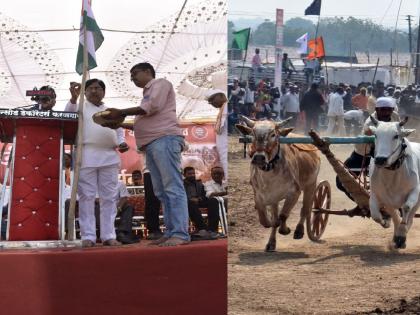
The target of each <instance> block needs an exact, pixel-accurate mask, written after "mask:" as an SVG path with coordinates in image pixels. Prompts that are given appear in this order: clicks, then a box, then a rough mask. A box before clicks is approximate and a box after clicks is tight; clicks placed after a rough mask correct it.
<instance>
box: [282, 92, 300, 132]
mask: <svg viewBox="0 0 420 315" xmlns="http://www.w3.org/2000/svg"><path fill="white" fill-rule="evenodd" d="M282 101H283V110H284V117H285V118H289V117H292V119H291V120H290V122H289V125H290V126H291V127H296V121H297V118H298V115H299V112H300V109H299V94H298V87H297V86H296V85H293V86H291V87H290V92H289V93H287V94H286V95H285V96H284V97H283V100H282Z"/></svg>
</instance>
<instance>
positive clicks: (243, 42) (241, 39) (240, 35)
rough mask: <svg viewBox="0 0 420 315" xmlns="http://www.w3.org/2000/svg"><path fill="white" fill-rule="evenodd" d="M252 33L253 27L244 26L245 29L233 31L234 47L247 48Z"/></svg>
mask: <svg viewBox="0 0 420 315" xmlns="http://www.w3.org/2000/svg"><path fill="white" fill-rule="evenodd" d="M250 33H251V28H244V29H243V30H240V31H237V32H233V42H232V48H236V49H240V50H247V49H248V41H249V34H250Z"/></svg>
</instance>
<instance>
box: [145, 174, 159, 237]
mask: <svg viewBox="0 0 420 315" xmlns="http://www.w3.org/2000/svg"><path fill="white" fill-rule="evenodd" d="M143 182H144V198H145V210H144V215H145V219H146V227H147V230H148V231H149V233H155V232H160V228H159V211H160V200H159V199H158V198H157V197H156V195H155V193H154V192H153V185H152V178H151V176H150V173H144V174H143Z"/></svg>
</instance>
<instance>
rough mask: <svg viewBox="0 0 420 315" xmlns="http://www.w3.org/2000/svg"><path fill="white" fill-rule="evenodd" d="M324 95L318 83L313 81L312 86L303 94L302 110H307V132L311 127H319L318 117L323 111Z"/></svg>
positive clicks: (315, 128)
mask: <svg viewBox="0 0 420 315" xmlns="http://www.w3.org/2000/svg"><path fill="white" fill-rule="evenodd" d="M324 103H325V101H324V97H323V96H322V94H321V92H319V91H318V84H316V83H312V85H311V88H310V89H309V90H308V91H307V92H306V93H305V94H304V95H303V98H302V100H301V101H300V110H301V111H304V112H305V118H306V126H305V132H306V133H308V131H309V130H311V128H313V129H314V130H317V129H318V118H319V115H320V114H321V113H322V112H323V110H322V107H321V106H322V105H324Z"/></svg>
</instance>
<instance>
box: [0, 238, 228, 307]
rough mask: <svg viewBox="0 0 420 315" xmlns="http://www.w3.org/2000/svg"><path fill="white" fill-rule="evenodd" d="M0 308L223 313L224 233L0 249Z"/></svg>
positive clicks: (225, 258) (225, 304)
mask: <svg viewBox="0 0 420 315" xmlns="http://www.w3.org/2000/svg"><path fill="white" fill-rule="evenodd" d="M0 281H1V285H0V297H1V301H0V314H8V315H21V314H31V315H66V314H72V315H74V314H78V315H85V314H86V315H96V314H101V315H106V314H112V315H115V314H122V315H140V314H147V315H169V314H170V315H178V314H182V315H189V314H191V315H195V314H197V315H206V314H209V315H210V314H212V315H223V314H227V239H222V240H215V241H200V242H192V243H191V244H189V245H182V246H177V247H171V248H160V247H156V246H150V245H149V242H147V241H142V242H141V243H140V244H135V245H125V246H120V247H114V248H109V247H102V246H100V245H99V246H97V247H94V248H89V249H81V248H55V249H35V250H34V249H25V250H17V249H3V250H0Z"/></svg>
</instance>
